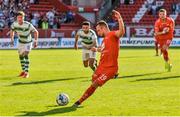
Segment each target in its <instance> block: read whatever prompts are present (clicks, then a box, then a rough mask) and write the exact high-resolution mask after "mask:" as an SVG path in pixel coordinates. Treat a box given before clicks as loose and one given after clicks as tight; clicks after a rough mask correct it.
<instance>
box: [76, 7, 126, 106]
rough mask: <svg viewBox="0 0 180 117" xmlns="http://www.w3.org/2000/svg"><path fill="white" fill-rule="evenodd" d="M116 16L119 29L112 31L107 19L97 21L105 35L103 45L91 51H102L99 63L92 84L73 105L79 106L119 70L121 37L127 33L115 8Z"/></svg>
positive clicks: (98, 27)
mask: <svg viewBox="0 0 180 117" xmlns="http://www.w3.org/2000/svg"><path fill="white" fill-rule="evenodd" d="M113 14H114V17H115V18H116V20H117V21H118V23H119V30H117V31H110V29H109V27H108V24H107V23H106V22H105V21H100V22H98V23H97V26H96V31H97V34H98V35H99V36H101V37H104V39H103V42H102V45H101V47H98V48H95V47H94V48H92V49H91V51H94V52H96V51H98V52H101V57H100V62H99V65H98V67H97V69H96V71H95V72H94V74H93V76H92V84H91V85H90V87H89V88H88V89H87V90H86V91H85V93H84V94H83V95H82V97H81V98H80V99H79V100H78V101H77V102H75V103H74V105H73V107H78V105H80V104H81V103H82V102H83V101H85V100H86V99H87V98H88V97H89V96H91V95H92V94H93V93H94V91H95V90H96V89H97V88H98V87H99V86H102V85H103V84H104V83H106V82H107V81H108V80H110V79H111V78H113V77H114V76H115V74H116V73H117V70H118V55H119V41H120V40H119V38H120V37H122V36H123V35H124V33H125V30H124V22H123V19H122V17H121V15H120V13H119V12H117V11H115V10H113Z"/></svg>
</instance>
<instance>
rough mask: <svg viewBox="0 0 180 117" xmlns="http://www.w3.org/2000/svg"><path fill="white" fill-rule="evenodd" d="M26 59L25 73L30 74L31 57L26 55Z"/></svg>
mask: <svg viewBox="0 0 180 117" xmlns="http://www.w3.org/2000/svg"><path fill="white" fill-rule="evenodd" d="M24 58H25V72H29V57H28V55H25V56H24Z"/></svg>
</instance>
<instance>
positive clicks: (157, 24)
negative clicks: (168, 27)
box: [154, 21, 159, 32]
mask: <svg viewBox="0 0 180 117" xmlns="http://www.w3.org/2000/svg"><path fill="white" fill-rule="evenodd" d="M154 32H159V23H158V21H156V22H155V26H154Z"/></svg>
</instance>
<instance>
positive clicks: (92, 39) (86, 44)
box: [77, 29, 98, 49]
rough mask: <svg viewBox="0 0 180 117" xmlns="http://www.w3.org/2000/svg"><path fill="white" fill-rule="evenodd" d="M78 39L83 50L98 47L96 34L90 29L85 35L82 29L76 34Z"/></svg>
mask: <svg viewBox="0 0 180 117" xmlns="http://www.w3.org/2000/svg"><path fill="white" fill-rule="evenodd" d="M77 35H78V37H79V39H80V40H81V44H82V48H83V49H90V48H91V47H95V46H98V45H97V44H98V43H97V36H96V33H95V32H94V31H93V30H92V29H90V30H89V32H88V33H87V34H86V33H84V31H83V30H82V29H80V30H79V31H78V32H77Z"/></svg>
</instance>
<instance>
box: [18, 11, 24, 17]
mask: <svg viewBox="0 0 180 117" xmlns="http://www.w3.org/2000/svg"><path fill="white" fill-rule="evenodd" d="M17 16H23V17H24V16H25V14H24V12H23V11H18V12H17Z"/></svg>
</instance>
